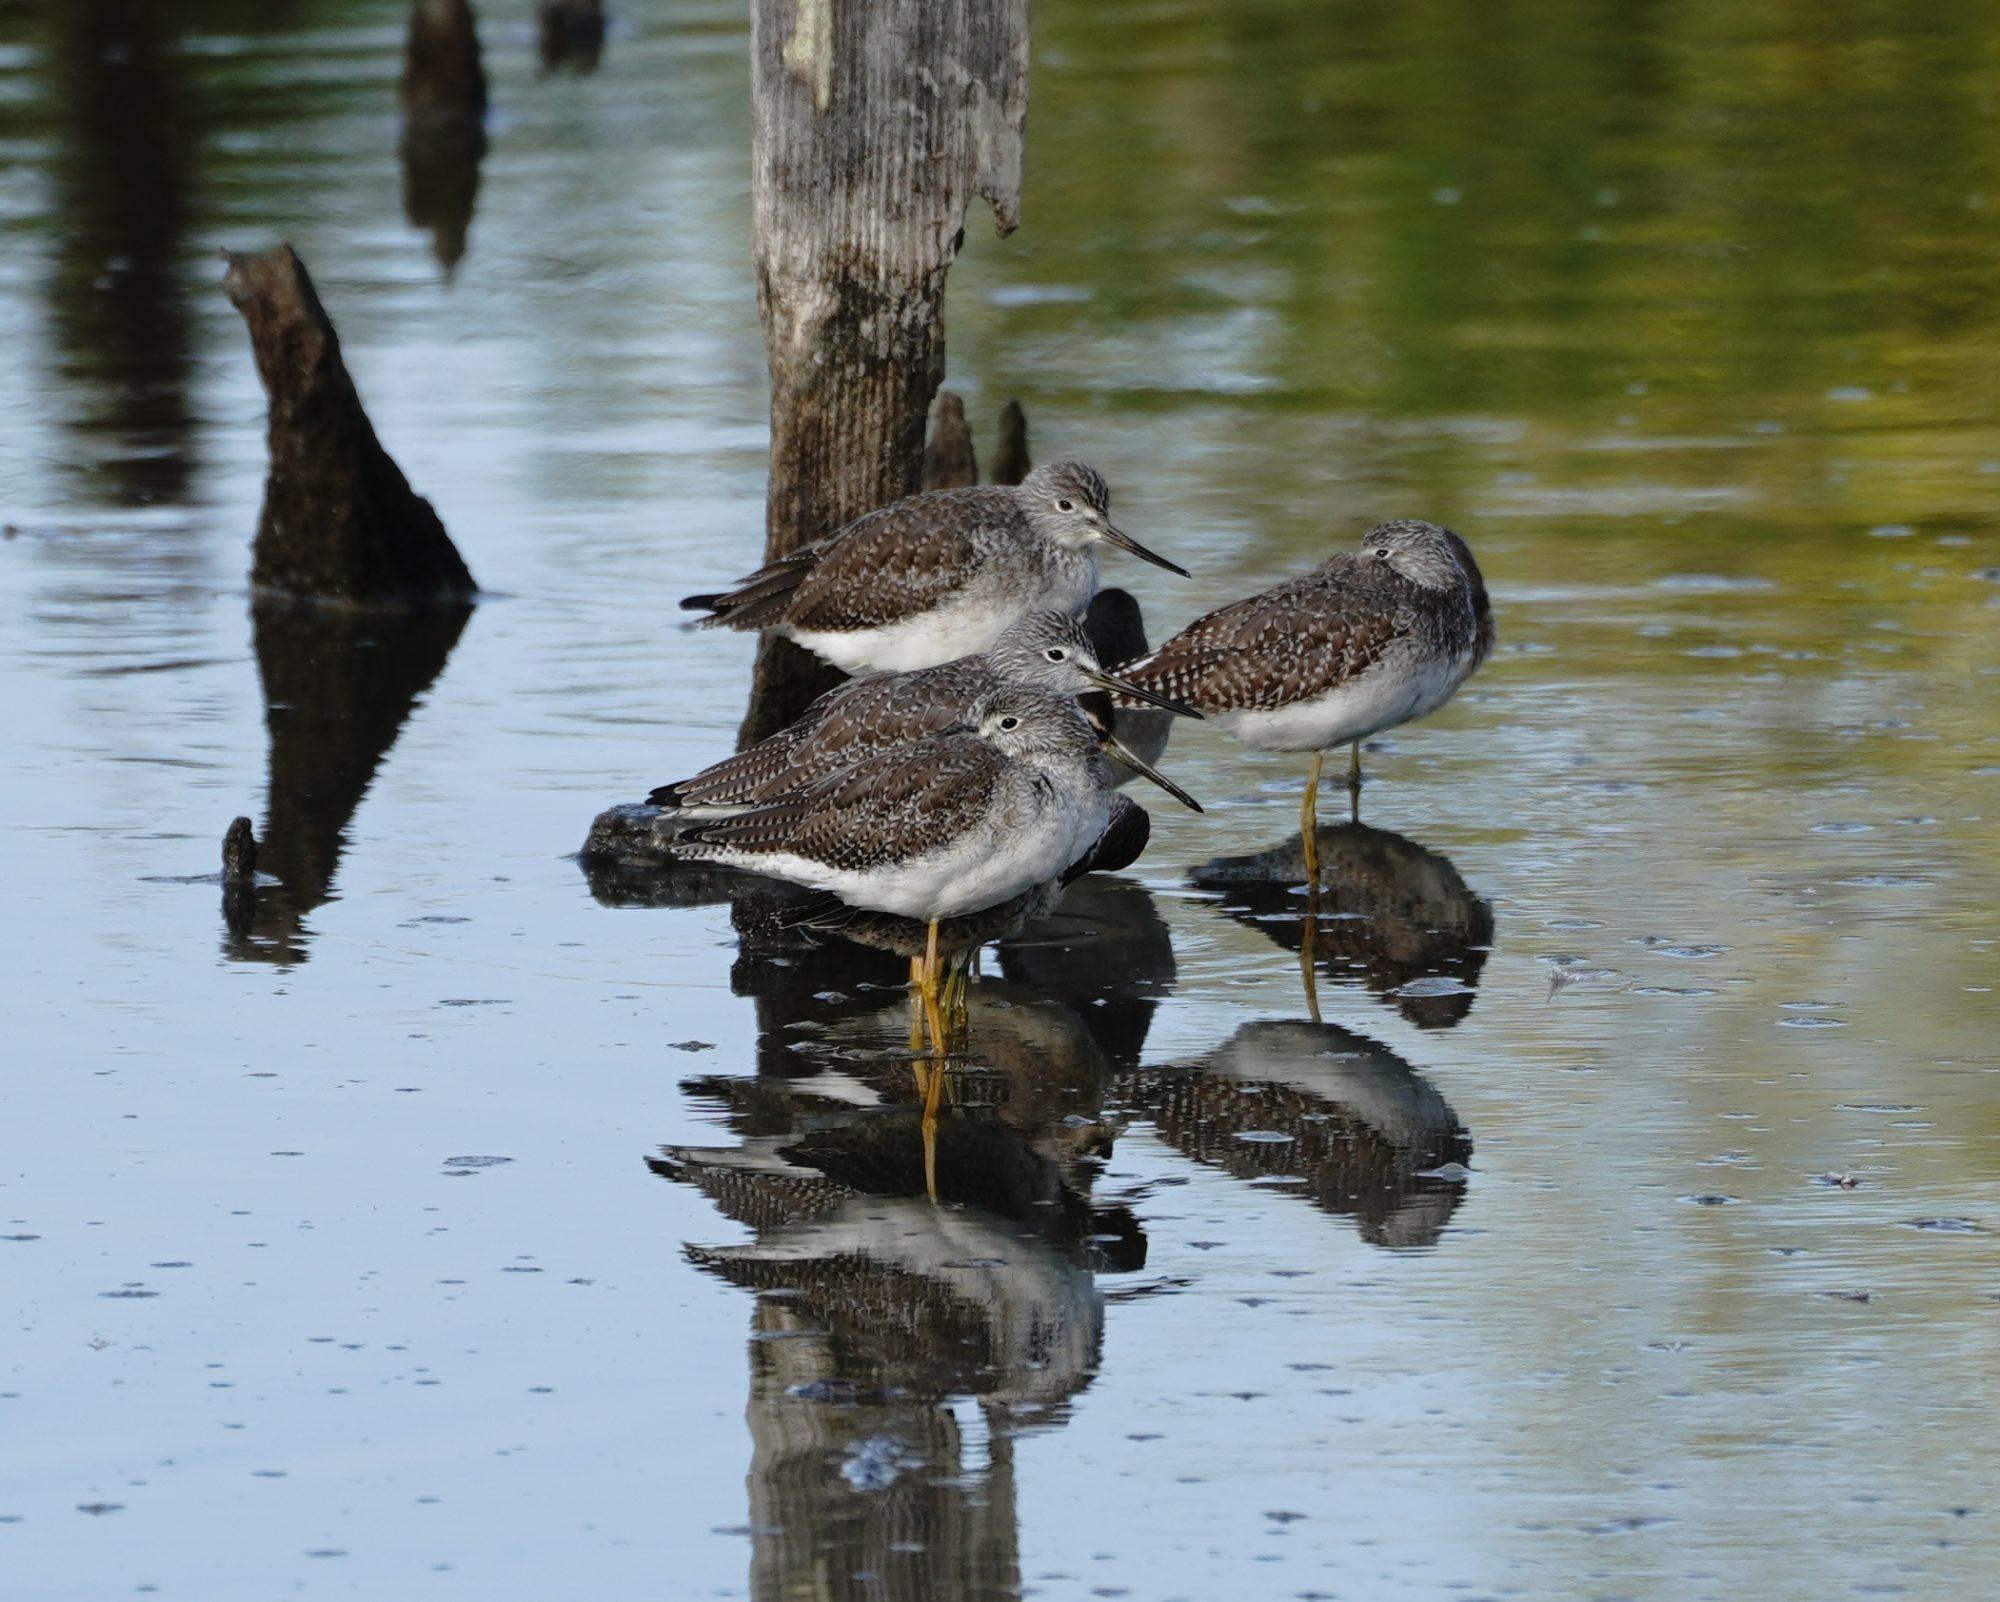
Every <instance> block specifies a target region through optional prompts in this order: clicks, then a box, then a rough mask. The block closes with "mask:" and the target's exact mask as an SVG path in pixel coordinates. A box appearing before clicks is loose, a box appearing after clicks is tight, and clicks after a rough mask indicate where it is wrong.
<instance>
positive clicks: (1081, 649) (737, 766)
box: [647, 612, 1201, 817]
mask: <svg viewBox="0 0 2000 1602" xmlns="http://www.w3.org/2000/svg"><path fill="white" fill-rule="evenodd" d="M1009 685H1023V686H1026V687H1029V688H1034V689H1042V690H1048V691H1050V692H1052V693H1054V694H1056V695H1067V696H1072V697H1073V696H1077V695H1080V694H1082V693H1083V692H1085V691H1087V690H1090V689H1092V688H1093V687H1095V688H1097V689H1099V690H1103V691H1111V690H1115V691H1118V692H1120V693H1122V694H1125V695H1129V696H1132V697H1134V698H1136V699H1137V700H1140V701H1143V702H1145V703H1147V705H1148V706H1150V707H1156V708H1163V709H1164V710H1162V711H1159V712H1158V713H1156V714H1155V715H1156V716H1159V717H1161V718H1166V717H1168V716H1170V715H1171V714H1174V713H1179V714H1181V715H1182V716H1184V717H1195V718H1198V717H1200V716H1201V714H1200V713H1199V712H1196V711H1194V710H1193V709H1192V708H1190V707H1184V706H1182V705H1180V704H1179V703H1178V702H1176V701H1172V700H1169V699H1168V698H1167V697H1166V696H1163V695H1156V694H1154V693H1153V692H1152V691H1151V690H1146V689H1142V688H1140V687H1139V686H1138V685H1135V684H1128V683H1127V682H1126V681H1125V680H1123V679H1120V678H1116V677H1114V676H1112V675H1111V674H1109V673H1106V672H1105V671H1104V670H1103V668H1102V667H1100V666H1099V656H1098V651H1097V649H1096V647H1095V646H1094V645H1093V644H1092V643H1091V640H1090V637H1089V636H1088V634H1086V633H1085V631H1084V625H1083V623H1082V622H1081V621H1079V620H1078V619H1077V618H1074V617H1072V616H1071V615H1070V614H1069V613H1067V612H1037V613H1034V614H1033V615H1032V616H1030V617H1027V618H1024V619H1022V620H1021V621H1020V622H1019V623H1016V624H1015V625H1014V626H1013V627H1012V628H1010V629H1008V630H1007V632H1006V633H1005V634H1003V635H1001V636H1000V638H999V640H998V641H997V642H995V644H994V645H993V646H992V648H991V649H990V650H987V651H985V652H982V653H981V654H980V655H978V656H964V657H960V658H958V659H957V660H956V661H952V662H945V663H941V664H940V665H938V666H937V667H929V668H920V669H918V670H917V671H915V672H913V673H879V674H875V675H872V676H870V677H868V678H863V679H852V680H850V681H849V682H847V683H846V684H842V685H840V686H838V687H837V688H835V689H832V690H829V691H828V692H827V693H826V694H825V695H823V696H821V697H820V698H819V699H818V700H817V701H815V702H813V704H812V705H811V706H809V707H807V708H806V710H805V714H804V716H802V717H801V718H800V719H799V720H798V721H797V722H796V723H793V724H791V725H789V726H788V727H786V728H783V729H780V730H779V731H778V732H777V733H776V734H774V735H772V736H771V737H770V738H769V739H767V740H762V741H760V742H759V743H758V744H756V745H753V746H752V747H750V749H749V750H747V751H740V752H738V753H737V754H736V755H735V756H732V757H728V758H725V759H724V760H723V761H721V762H717V763H715V764H714V765H713V766H712V767H707V768H704V769H703V770H702V771H701V772H700V773H698V774H696V775H695V776H694V777H693V778H692V779H682V780H680V781H678V782H677V783H674V784H663V785H661V786H660V787H659V788H658V789H656V790H654V791H653V792H652V794H651V795H650V796H648V797H647V799H648V800H650V801H651V802H652V803H653V804H654V805H655V806H659V807H669V808H673V809H676V810H678V811H680V812H682V813H683V814H686V815H688V816H690V817H703V816H711V817H712V816H715V815H717V814H718V813H721V812H727V811H735V810H738V809H740V808H742V807H745V806H749V805H752V804H754V803H756V802H760V801H770V800H774V799H776V798H777V797H778V796H781V795H783V794H784V793H785V792H787V791H789V790H796V789H797V788H799V786H801V785H803V784H810V783H812V782H814V781H815V780H818V779H823V778H825V777H827V776H828V775H829V774H831V773H835V772H837V771H838V770H840V769H841V768H844V767H847V766H849V765H850V764H852V763H854V762H857V761H859V760H861V759H862V758H863V757H866V756H868V755H870V754H871V753H873V752H876V751H880V750H883V749H886V748H887V747H889V746H893V745H901V744H904V743H906V742H908V741H910V740H919V739H922V738H923V737H924V736H926V735H930V734H935V733H937V732H938V731H939V730H940V729H945V728H949V727H950V726H951V725H952V724H955V723H959V722H962V721H963V720H964V718H965V715H966V710H967V708H969V707H971V706H972V705H974V704H975V703H976V702H977V701H978V700H979V699H980V698H981V697H982V696H987V695H991V694H992V693H993V692H994V691H996V690H1000V689H1004V688H1006V687H1008V686H1009ZM1135 715H1136V714H1135ZM1161 743H1162V744H1164V743H1165V742H1164V741H1162V742H1161ZM1106 751H1107V754H1109V755H1111V756H1112V757H1113V758H1115V759H1116V760H1118V761H1121V762H1122V761H1127V760H1128V759H1129V762H1130V763H1131V765H1132V766H1133V767H1134V769H1135V770H1136V771H1139V772H1143V773H1144V774H1145V776H1146V777H1147V778H1149V779H1151V780H1153V782H1154V783H1156V784H1158V785H1160V786H1161V787H1162V788H1163V789H1165V790H1166V791H1167V792H1168V793H1169V794H1171V795H1174V796H1176V797H1178V798H1180V799H1182V800H1186V799H1187V798H1186V796H1185V795H1184V794H1183V792H1181V791H1180V790H1178V789H1177V788H1176V787H1175V786H1174V785H1172V784H1170V783H1168V782H1167V780H1165V779H1163V778H1162V777H1161V776H1160V775H1159V774H1157V773H1155V772H1154V771H1153V769H1152V767H1151V766H1150V764H1148V763H1147V762H1146V761H1145V760H1144V759H1143V758H1142V757H1139V756H1136V755H1134V754H1133V753H1131V752H1129V751H1127V750H1125V749H1124V748H1123V747H1122V746H1120V745H1118V744H1117V743H1116V742H1115V741H1113V742H1110V743H1108V744H1107V745H1106ZM1189 804H1190V805H1192V803H1189ZM1195 810H1196V811H1199V810H1200V808H1198V807H1197V808H1195Z"/></svg>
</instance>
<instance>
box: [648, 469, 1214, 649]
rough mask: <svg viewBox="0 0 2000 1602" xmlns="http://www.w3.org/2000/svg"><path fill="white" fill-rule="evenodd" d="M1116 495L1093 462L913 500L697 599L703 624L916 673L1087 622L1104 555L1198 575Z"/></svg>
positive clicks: (690, 604) (690, 601)
mask: <svg viewBox="0 0 2000 1602" xmlns="http://www.w3.org/2000/svg"><path fill="white" fill-rule="evenodd" d="M1110 503H1111V492H1110V491H1109V490H1108V489H1107V488H1106V487H1105V484H1104V480H1103V479H1102V478H1100V477H1099V476H1098V474H1097V473H1096V471H1095V470H1093V469H1091V468H1089V467H1086V466H1084V465H1083V464H1082V463H1081V462H1055V463H1052V464H1050V465H1049V466H1046V467H1038V468H1036V469H1035V470H1034V471H1033V472H1032V473H1030V474H1029V475H1028V476H1027V478H1026V479H1024V480H1023V481H1022V482H1021V484H1020V485H1018V486H1016V487H1006V486H1001V485H986V486H984V487H977V488H970V489H952V490H932V491H930V492H928V493H926V494H922V495H912V496H910V497H909V498H908V499H906V500H901V501H897V502H895V503H894V504H892V505H889V506H884V507H882V508H880V509H879V510H877V511H873V512H870V513H868V514H867V515H866V516H865V517H859V518H856V519H855V520H854V521H853V522H852V523H849V524H848V525H847V526H846V527H845V528H843V529H841V530H840V531H839V532H838V533H836V534H834V535H832V536H831V537H830V538H827V539H824V540H821V541H819V542H818V543H817V544H815V545H808V546H806V547H805V548H804V549H802V550H799V551H795V552H793V553H792V554H791V555H790V556H783V557H780V558H779V559H778V560H777V561H775V562H771V563H768V564H767V565H765V566H764V567H762V568H759V569H758V570H757V571H756V572H755V573H752V574H751V575H750V576H749V577H748V578H747V579H745V580H744V581H743V582H742V584H741V585H739V586H738V587H737V588H736V589H733V590H728V591H724V592H720V593H718V594H714V595H690V596H689V597H688V598H687V599H686V600H684V601H683V602H681V605H682V606H684V607H686V608H688V609H689V610H692V611H706V612H708V613H710V614H711V615H710V616H709V617H707V618H704V619H703V620H702V621H703V626H704V627H709V626H721V627H724V628H732V629H769V630H771V631H772V632H773V633H776V634H782V635H784V636H785V637H786V638H788V639H791V640H794V641H796V642H797V643H798V644H800V645H802V646H804V647H805V648H806V649H807V650H809V651H814V652H817V653H818V654H819V655H820V656H822V657H824V658H825V659H826V660H827V661H829V662H831V663H832V664H833V665H834V666H835V667H838V668H843V669H845V670H846V671H847V672H849V673H864V672H881V671H890V672H908V671H909V670H911V669H914V668H924V667H930V666H933V665H934V664H936V663H939V662H948V661H950V660H952V659H953V658H955V657H960V656H964V655H966V654H967V653H968V652H972V651H983V650H985V649H986V648H987V647H988V646H990V645H992V644H993V643H994V641H995V640H997V639H998V638H999V637H1000V635H1001V634H1002V633H1003V632H1004V631H1005V630H1006V629H1007V628H1008V627H1009V626H1010V625H1012V624H1014V623H1016V622H1018V621H1019V620H1020V619H1022V618H1024V617H1026V616H1028V615H1029V614H1030V613H1034V612H1043V611H1060V612H1070V613H1078V612H1081V611H1082V610H1083V609H1084V607H1085V606H1087V605H1088V604H1089V602H1090V598H1091V596H1092V595H1094V594H1095V593H1096V591H1097V546H1098V544H1099V543H1100V542H1104V541H1109V542H1110V543H1111V544H1113V545H1115V546H1117V547H1119V548H1120V549H1121V550H1125V551H1129V552H1131V553H1132V554H1133V555H1134V556H1139V557H1143V558H1144V559H1145V560H1147V561H1149V562H1153V563H1156V564H1157V565H1159V566H1160V567H1164V568H1167V569H1169V570H1171V571H1172V572H1175V573H1179V574H1180V575H1181V576H1182V577H1184V578H1185V577H1186V576H1187V570H1186V569H1185V568H1183V567H1178V566H1176V565H1175V564H1174V563H1172V562H1169V561H1168V560H1167V559H1166V558H1165V557H1162V556H1156V555H1154V554H1153V553H1152V552H1151V551H1149V550H1147V549H1146V548H1145V547H1144V546H1143V545H1141V544H1140V543H1139V542H1138V541H1137V540H1135V539H1133V538H1132V537H1131V536H1130V535H1128V534H1125V533H1123V532H1121V531H1120V530H1118V529H1117V528H1114V527H1113V526H1112V523H1111V518H1110V515H1109V507H1110Z"/></svg>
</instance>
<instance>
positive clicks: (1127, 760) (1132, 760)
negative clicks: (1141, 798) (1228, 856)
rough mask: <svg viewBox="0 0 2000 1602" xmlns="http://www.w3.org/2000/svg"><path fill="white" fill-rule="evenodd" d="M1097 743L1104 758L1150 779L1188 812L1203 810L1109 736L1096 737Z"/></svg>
mask: <svg viewBox="0 0 2000 1602" xmlns="http://www.w3.org/2000/svg"><path fill="white" fill-rule="evenodd" d="M1097 743H1098V744H1099V745H1101V746H1103V747H1104V753H1105V755H1106V756H1114V757H1116V758H1117V759H1118V760H1119V761H1120V762H1122V763H1124V764H1125V766H1126V767H1128V768H1130V769H1132V771H1133V772H1135V773H1137V774H1140V775H1141V776H1143V777H1145V778H1148V779H1151V780H1152V781H1153V782H1154V783H1155V784H1157V785H1158V786H1159V787H1160V788H1161V789H1162V790H1164V791H1166V792H1167V794H1168V795H1170V796H1172V797H1173V798H1174V799H1175V800H1176V801H1178V802H1180V804H1181V805H1182V806H1184V807H1186V808H1187V809H1188V811H1190V812H1200V811H1202V810H1203V808H1202V804H1201V803H1200V802H1199V801H1197V800H1195V798H1194V797H1193V796H1191V795H1189V794H1188V793H1187V791H1185V790H1183V789H1182V788H1181V787H1180V786H1179V785H1178V784H1176V783H1174V781H1173V780H1172V779H1169V778H1167V777H1165V776H1164V775H1163V774H1161V773H1160V772H1159V771H1158V770H1156V769H1155V768H1154V767H1153V765H1152V764H1151V763H1149V762H1141V761H1140V760H1139V759H1138V758H1137V757H1135V756H1134V755H1133V754H1132V753H1131V752H1130V751H1128V750H1126V749H1125V747H1124V746H1122V745H1120V744H1119V743H1118V742H1117V741H1116V740H1114V739H1112V738H1111V736H1110V735H1108V734H1100V735H1098V737H1097Z"/></svg>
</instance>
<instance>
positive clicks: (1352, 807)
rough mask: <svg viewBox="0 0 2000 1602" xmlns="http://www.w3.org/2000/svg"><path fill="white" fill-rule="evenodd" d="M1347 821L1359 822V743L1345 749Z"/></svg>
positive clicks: (1357, 741) (1356, 742)
mask: <svg viewBox="0 0 2000 1602" xmlns="http://www.w3.org/2000/svg"><path fill="white" fill-rule="evenodd" d="M1347 821H1348V822H1349V823H1359V822H1360V821H1361V742H1360V741H1359V740H1356V741H1355V742H1354V743H1353V744H1352V745H1350V746H1349V747H1348V748H1347Z"/></svg>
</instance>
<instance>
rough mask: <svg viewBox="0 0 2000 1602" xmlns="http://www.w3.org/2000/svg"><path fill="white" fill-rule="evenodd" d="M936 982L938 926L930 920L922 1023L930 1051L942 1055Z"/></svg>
mask: <svg viewBox="0 0 2000 1602" xmlns="http://www.w3.org/2000/svg"><path fill="white" fill-rule="evenodd" d="M938 990H939V981H938V926H937V919H935V918H933V919H931V933H930V940H929V941H928V942H927V944H926V945H925V948H924V990H923V994H924V1022H925V1023H926V1024H928V1025H929V1026H930V1032H931V1051H932V1053H933V1055H938V1054H942V1053H943V1051H944V1049H945V1038H944V1012H943V1008H942V1006H941V1005H940V1002H939V997H938Z"/></svg>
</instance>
